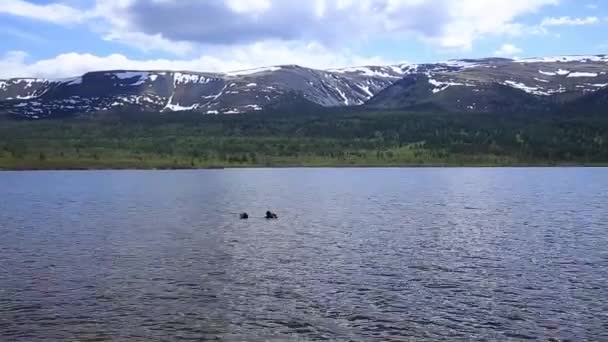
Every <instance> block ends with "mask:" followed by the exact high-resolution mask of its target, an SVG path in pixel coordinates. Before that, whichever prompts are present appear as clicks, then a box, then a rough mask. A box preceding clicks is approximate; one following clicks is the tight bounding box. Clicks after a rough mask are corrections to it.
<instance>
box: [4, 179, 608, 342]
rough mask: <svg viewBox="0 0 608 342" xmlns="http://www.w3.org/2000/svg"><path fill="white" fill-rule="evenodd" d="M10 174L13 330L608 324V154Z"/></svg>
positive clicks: (26, 335)
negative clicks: (543, 162) (562, 163)
mask: <svg viewBox="0 0 608 342" xmlns="http://www.w3.org/2000/svg"><path fill="white" fill-rule="evenodd" d="M0 187H1V189H2V190H0V196H1V197H2V198H1V200H0V260H2V262H0V340H3V341H4V340H6V341H52V340H128V341H138V340H140V341H167V340H201V339H218V340H247V341H252V340H253V341H255V340H281V341H282V340H286V339H302V340H353V341H363V340H365V341H369V340H371V341H385V340H410V339H428V340H437V339H449V340H466V339H489V340H505V339H509V338H511V339H513V340H521V339H539V340H550V339H555V340H565V339H571V340H607V339H608V314H607V312H608V290H607V289H606V286H605V284H607V283H608V229H607V228H608V227H607V222H608V211H606V209H605V208H606V207H608V170H606V169H579V168H571V169H475V168H471V169H279V170H263V169H258V170H213V171H167V172H160V171H156V172H152V171H148V172H144V171H141V172H139V171H122V172H31V173H30V172H21V173H12V172H7V173H0ZM268 209H270V210H273V211H276V212H277V213H278V214H279V216H280V219H279V220H277V221H266V220H264V219H261V216H263V214H264V212H265V211H266V210H268ZM242 211H247V212H249V213H250V214H251V215H252V216H257V218H252V219H250V220H247V221H243V220H239V219H238V215H237V214H236V213H239V212H242Z"/></svg>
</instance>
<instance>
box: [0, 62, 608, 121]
mask: <svg viewBox="0 0 608 342" xmlns="http://www.w3.org/2000/svg"><path fill="white" fill-rule="evenodd" d="M607 73H608V57H606V56H604V55H599V56H565V57H548V58H531V59H520V60H511V59H503V58H485V59H476V60H454V61H448V62H443V63H430V64H400V65H393V66H367V67H354V68H344V69H332V70H315V69H309V68H304V67H300V66H295V65H285V66H276V67H268V68H260V69H253V70H244V71H237V72H232V73H225V74H220V73H200V72H190V71H182V72H176V71H127V70H118V71H96V72H90V73H87V74H85V75H82V76H79V77H74V78H71V79H64V80H46V79H10V80H4V81H0V112H4V113H8V114H11V115H13V116H15V117H20V118H28V119H41V118H53V117H66V116H68V117H71V116H82V115H87V114H91V113H103V112H108V111H115V110H122V111H124V110H128V111H135V112H151V113H152V112H180V111H194V112H198V113H201V114H237V113H249V112H256V111H263V110H266V109H269V108H276V107H277V106H279V105H280V106H287V107H291V108H293V107H294V106H293V105H290V104H289V103H288V101H287V102H286V101H285V99H286V96H290V94H296V95H297V96H296V97H297V98H299V99H300V100H305V101H306V102H308V103H310V104H311V105H319V106H323V107H356V106H361V105H365V106H366V107H367V108H370V109H375V110H396V109H398V110H402V109H407V110H418V109H424V110H429V109H433V110H440V111H450V112H472V113H492V112H548V111H556V110H560V109H562V108H579V107H580V106H572V105H569V104H570V103H578V102H576V101H580V99H582V98H584V97H585V96H588V95H591V94H594V93H596V92H598V91H599V90H603V89H605V88H606V87H607V86H608V74H607ZM296 97H294V98H296Z"/></svg>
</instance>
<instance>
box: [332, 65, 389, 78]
mask: <svg viewBox="0 0 608 342" xmlns="http://www.w3.org/2000/svg"><path fill="white" fill-rule="evenodd" d="M328 71H330V72H334V73H338V74H346V73H356V74H360V75H363V76H369V77H382V78H401V76H396V75H391V74H388V73H386V72H383V71H376V70H373V69H371V68H370V67H352V68H343V69H331V70H328Z"/></svg>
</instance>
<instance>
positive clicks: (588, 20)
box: [541, 16, 600, 26]
mask: <svg viewBox="0 0 608 342" xmlns="http://www.w3.org/2000/svg"><path fill="white" fill-rule="evenodd" d="M599 21H600V19H599V18H598V17H585V18H574V17H568V16H565V17H557V18H545V19H543V21H542V23H541V26H584V25H593V24H597V23H598V22H599Z"/></svg>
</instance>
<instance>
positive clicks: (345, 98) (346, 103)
mask: <svg viewBox="0 0 608 342" xmlns="http://www.w3.org/2000/svg"><path fill="white" fill-rule="evenodd" d="M334 89H336V91H337V92H338V94H340V97H342V99H343V100H344V101H343V102H344V104H345V105H347V106H348V105H349V103H350V102H349V101H348V98H347V97H346V94H345V93H344V92H343V91H342V90H340V89H339V88H338V87H334Z"/></svg>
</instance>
